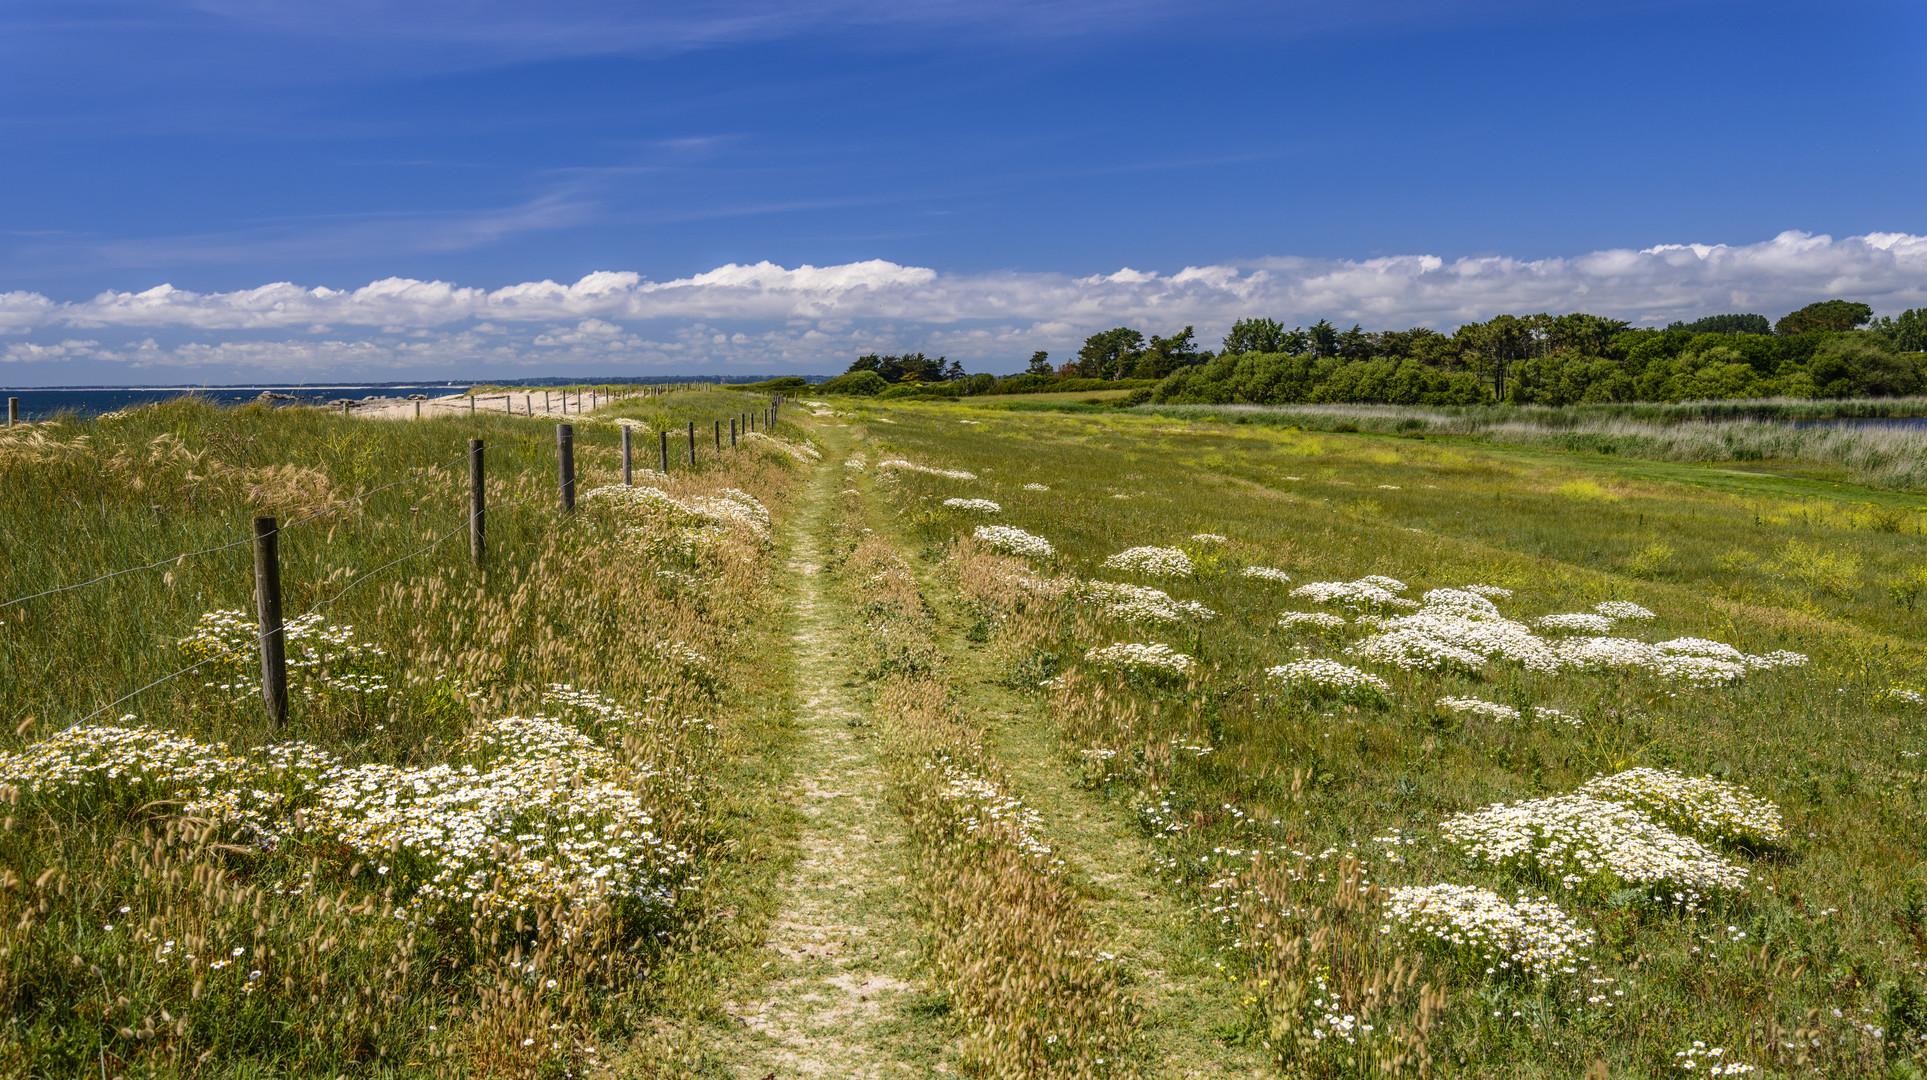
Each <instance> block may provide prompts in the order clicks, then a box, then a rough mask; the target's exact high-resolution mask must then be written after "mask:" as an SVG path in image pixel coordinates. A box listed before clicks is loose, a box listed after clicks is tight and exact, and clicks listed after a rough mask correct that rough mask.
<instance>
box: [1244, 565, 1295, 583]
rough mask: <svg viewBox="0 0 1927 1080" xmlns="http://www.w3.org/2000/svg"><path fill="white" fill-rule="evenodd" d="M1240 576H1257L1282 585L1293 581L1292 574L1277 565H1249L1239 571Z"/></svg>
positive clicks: (1262, 579) (1261, 579) (1259, 578)
mask: <svg viewBox="0 0 1927 1080" xmlns="http://www.w3.org/2000/svg"><path fill="white" fill-rule="evenodd" d="M1238 576H1239V577H1248V578H1257V579H1258V580H1260V581H1275V582H1277V583H1279V584H1280V585H1283V584H1286V583H1288V582H1290V581H1291V575H1290V574H1287V573H1285V572H1284V571H1283V570H1280V569H1278V568H1277V567H1275V566H1247V567H1245V568H1244V569H1243V570H1240V571H1238Z"/></svg>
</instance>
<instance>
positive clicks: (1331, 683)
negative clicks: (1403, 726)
mask: <svg viewBox="0 0 1927 1080" xmlns="http://www.w3.org/2000/svg"><path fill="white" fill-rule="evenodd" d="M1265 677H1266V678H1268V679H1270V680H1271V681H1272V682H1275V683H1278V684H1280V685H1281V686H1284V687H1285V688H1286V689H1287V690H1291V691H1294V692H1298V693H1306V694H1309V695H1311V696H1313V697H1336V698H1341V699H1343V700H1346V701H1382V700H1384V697H1385V695H1386V694H1387V693H1389V692H1390V691H1391V689H1392V684H1390V683H1388V682H1386V681H1385V680H1384V679H1381V678H1379V677H1378V676H1376V675H1368V674H1366V673H1365V672H1363V671H1360V670H1358V669H1357V668H1355V667H1351V666H1348V665H1346V664H1341V663H1339V662H1338V661H1336V660H1294V661H1292V662H1291V663H1289V664H1280V665H1278V666H1277V667H1274V668H1266V669H1265Z"/></svg>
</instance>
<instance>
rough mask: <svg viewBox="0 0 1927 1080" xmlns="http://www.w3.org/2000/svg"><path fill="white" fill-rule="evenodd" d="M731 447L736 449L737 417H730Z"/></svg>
mask: <svg viewBox="0 0 1927 1080" xmlns="http://www.w3.org/2000/svg"><path fill="white" fill-rule="evenodd" d="M729 448H730V449H731V450H734V449H736V418H735V417H733V416H732V417H730V418H729Z"/></svg>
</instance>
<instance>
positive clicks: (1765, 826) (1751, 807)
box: [1579, 766, 1787, 845]
mask: <svg viewBox="0 0 1927 1080" xmlns="http://www.w3.org/2000/svg"><path fill="white" fill-rule="evenodd" d="M1579 794H1581V795H1590V796H1593V797H1594V798H1598V799H1606V800H1609V801H1612V802H1616V803H1624V804H1626V805H1627V806H1633V807H1637V808H1638V809H1640V810H1643V811H1645V812H1646V813H1647V814H1650V815H1651V816H1652V817H1653V819H1654V820H1656V821H1660V822H1663V823H1665V824H1667V825H1670V826H1672V827H1673V828H1675V829H1678V830H1680V831H1681V832H1685V833H1691V834H1692V835H1694V836H1698V837H1701V838H1703V839H1708V840H1715V841H1718V842H1721V843H1728V844H1736V843H1737V844H1752V845H1778V844H1784V843H1786V840H1787V832H1786V826H1785V825H1784V824H1783V823H1782V822H1781V820H1780V808H1779V807H1777V806H1775V805H1773V804H1772V803H1770V802H1768V801H1767V800H1765V799H1762V798H1760V797H1759V796H1757V795H1755V794H1753V793H1752V792H1750V791H1748V790H1746V789H1745V788H1743V787H1741V786H1739V785H1738V784H1731V783H1727V782H1726V781H1724V780H1715V779H1713V778H1712V777H1710V776H1698V777H1695V776H1686V775H1684V774H1681V773H1677V772H1674V771H1672V770H1671V769H1653V768H1646V767H1643V766H1642V767H1640V768H1636V769H1628V770H1626V771H1625V772H1622V773H1615V774H1613V775H1612V776H1600V777H1595V778H1594V779H1592V780H1589V781H1587V782H1586V783H1584V784H1582V785H1580V787H1579Z"/></svg>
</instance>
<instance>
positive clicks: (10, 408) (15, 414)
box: [7, 397, 20, 427]
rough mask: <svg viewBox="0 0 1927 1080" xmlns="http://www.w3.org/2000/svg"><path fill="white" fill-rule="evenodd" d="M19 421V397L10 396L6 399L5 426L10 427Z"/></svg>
mask: <svg viewBox="0 0 1927 1080" xmlns="http://www.w3.org/2000/svg"><path fill="white" fill-rule="evenodd" d="M19 422H20V399H19V398H17V397H10V398H8V399H7V426H8V427H12V426H13V425H15V424H18V423H19Z"/></svg>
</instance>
